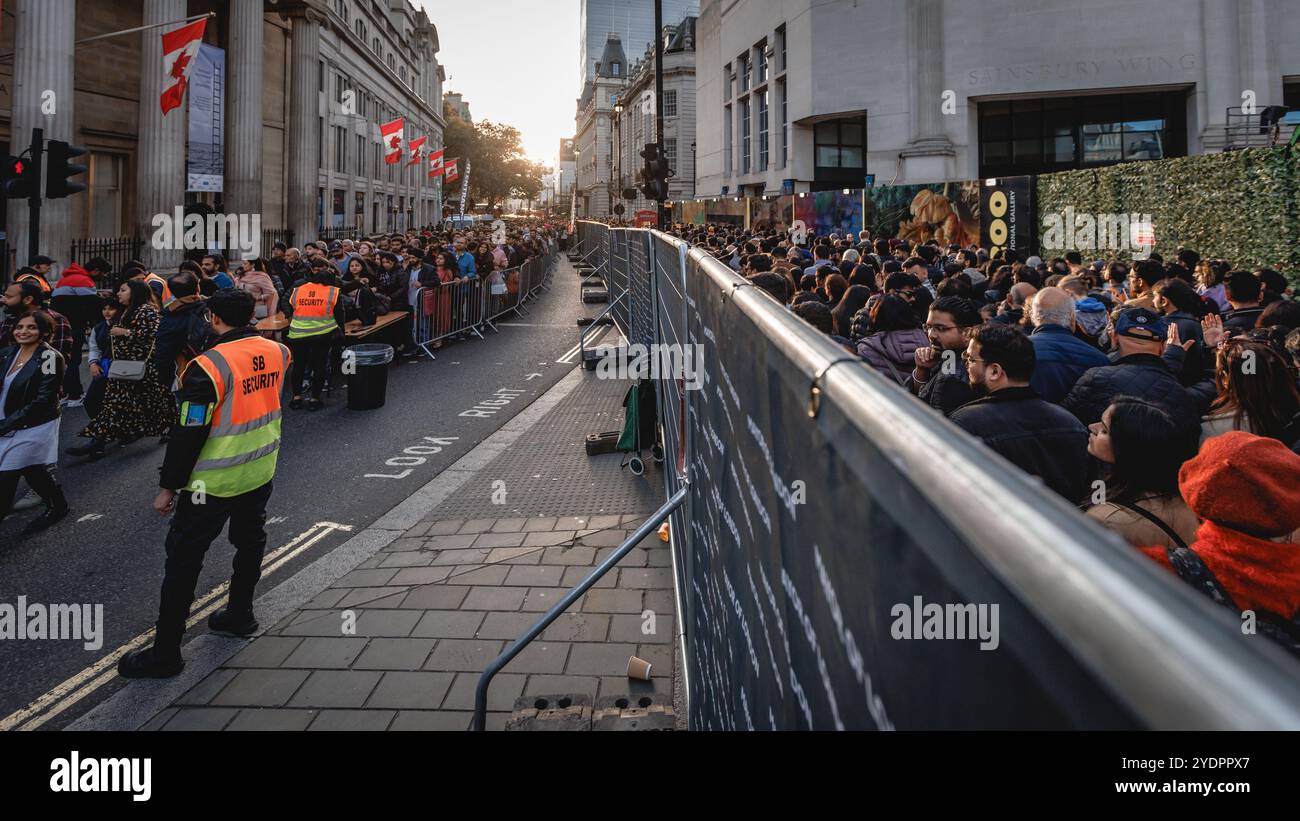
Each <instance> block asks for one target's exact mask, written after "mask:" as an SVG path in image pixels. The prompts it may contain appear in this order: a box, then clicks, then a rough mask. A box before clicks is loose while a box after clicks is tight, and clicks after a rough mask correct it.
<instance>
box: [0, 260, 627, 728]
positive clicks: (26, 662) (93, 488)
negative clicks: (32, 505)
mask: <svg viewBox="0 0 1300 821" xmlns="http://www.w3.org/2000/svg"><path fill="white" fill-rule="evenodd" d="M578 289H579V278H578V277H577V276H576V275H575V274H574V273H572V270H571V269H570V268H569V267H568V264H567V260H563V259H562V261H561V264H560V268H559V269H558V270H557V272H556V275H555V280H554V285H553V289H552V290H551V291H550V292H548V293H543V294H542V295H541V296H540V297H539V299H538V300H537V301H536V302H534V303H533V304H532V305H531V306H529V314H528V315H527V316H522V317H517V318H516V317H513V316H507V317H502V319H501V320H500V322H499V323H498V327H499V330H500V333H499V334H494V333H492V332H491V331H488V332H487V339H486V341H480V340H478V339H477V338H475V339H473V340H472V341H468V342H460V343H456V344H454V345H451V346H449V347H445V348H443V349H442V350H440V351H438V352H437V357H438V358H437V361H429V360H428V359H423V360H421V361H420V362H418V363H415V364H407V365H400V366H394V367H393V369H392V370H391V372H390V374H389V384H388V400H387V404H386V406H385V407H384V408H382V409H380V410H376V411H350V410H348V409H347V408H346V391H335V392H334V395H333V397H332V398H330V399H328V400H327V407H326V408H325V409H324V410H322V411H319V412H316V413H310V412H308V411H305V410H304V411H289V410H287V409H286V411H285V413H286V416H285V421H284V427H283V443H282V448H281V451H280V461H279V467H278V470H277V474H276V479H275V491H274V494H273V496H272V498H271V504H270V506H269V508H268V511H267V513H268V517H269V522H268V527H267V531H268V534H269V539H268V542H267V552H268V553H270V552H271V551H273V550H274V549H275V548H277V547H280V546H283V545H286V544H289V543H291V542H294V540H295V538H296V537H301V536H303V535H304V534H308V538H307V539H298V541H297V544H299V545H300V544H302V543H303V542H304V541H311V539H312V538H314V537H319V538H316V540H315V541H314V542H313V543H312V544H311V546H310V547H309V548H307V549H305V550H303V551H302V552H301V553H299V554H298V555H296V556H295V557H294V558H293V559H291V560H290V561H288V562H286V563H285V564H284V565H283V566H281V567H279V568H277V569H276V570H275V571H274V572H273V573H271V574H270V575H264V576H263V579H262V582H261V584H260V586H259V588H258V589H259V591H265V590H268V589H270V587H272V586H274V585H275V584H278V583H279V582H281V581H283V580H285V579H287V578H289V577H290V576H291V575H292V574H293V573H294V572H295V571H297V570H298V569H300V568H302V567H304V566H306V565H307V564H309V563H311V562H312V561H314V560H315V559H316V558H319V557H320V556H321V555H323V554H325V553H328V552H329V551H331V550H333V549H334V548H335V547H338V546H339V545H340V544H342V543H343V542H344V541H346V540H347V539H348V538H350V536H351V534H352V533H354V532H359V531H361V530H363V529H364V528H365V527H367V526H369V525H370V524H371V523H373V522H374V521H375V520H377V519H378V518H380V517H381V516H382V515H383V514H384V513H386V512H387V511H389V510H390V509H391V508H393V507H394V506H396V505H397V504H398V503H399V502H401V501H402V500H404V499H405V498H406V497H408V496H409V495H411V494H412V493H414V492H415V491H416V490H418V489H419V488H420V487H422V486H423V485H424V484H426V483H427V482H429V481H430V480H431V479H432V478H433V477H435V476H436V475H437V474H438V473H439V472H441V471H442V470H444V469H445V468H447V467H448V466H450V465H451V464H453V463H454V462H456V460H458V459H459V458H460V457H462V456H464V455H465V453H467V452H468V451H469V450H471V449H472V448H473V447H474V446H475V445H477V444H478V443H479V442H481V441H482V440H483V439H485V438H487V437H488V436H489V435H491V434H492V433H493V432H494V431H496V430H497V429H498V428H500V427H501V426H502V425H504V424H505V423H506V422H507V421H509V420H510V419H511V418H512V417H513V416H514V415H515V414H516V413H518V412H519V411H520V410H522V409H523V408H525V407H527V406H528V405H529V404H530V403H531V402H532V401H533V400H534V399H536V398H537V397H538V396H540V395H541V394H543V393H545V392H546V391H547V390H548V389H549V388H550V387H551V386H552V385H554V384H555V383H556V382H558V381H559V380H560V379H561V378H562V377H563V376H564V375H565V374H567V373H568V372H569V371H571V370H572V368H573V367H574V364H572V363H575V362H577V361H578V360H579V357H578V356H577V355H573V356H571V357H570V364H564V363H560V362H557V360H559V359H561V358H562V357H564V356H565V354H566V353H568V352H570V351H571V349H572V348H573V347H574V346H575V345H576V344H577V341H578V329H577V326H576V324H575V320H576V319H578V318H579V317H583V316H594V315H596V314H597V313H598V312H599V309H600V308H601V307H603V306H586V305H583V304H582V303H581V302H580V300H579V297H578ZM530 377H531V378H530ZM516 391H517V392H518V393H515V392H516ZM510 397H516V398H510ZM507 398H510V400H509V402H508V403H507V404H504V405H501V404H499V403H500V402H501V401H503V400H504V399H507ZM484 400H494V403H493V404H492V405H484V404H483V402H484ZM476 405H477V406H479V409H480V410H481V411H483V414H482V415H474V416H462V415H461V413H462V412H466V411H471V410H473V409H474V408H475V406H476ZM487 408H497V409H498V410H497V412H496V413H493V414H490V415H489V414H487V413H486V410H485V409H487ZM86 421H87V420H86V413H85V411H84V410H83V409H80V408H75V409H68V410H67V411H66V412H65V414H64V417H63V422H62V429H61V434H62V439H63V448H67V447H70V446H72V445H74V444H77V443H78V440H77V433H78V431H80V430H81V428H82V427H83V426H84V425H85V423H86ZM426 437H431V438H432V439H434V440H442V441H440V442H436V443H435V444H436V445H437V446H441V447H442V451H441V453H437V454H434V455H428V452H429V450H431V448H429V447H425V448H420V447H418V446H420V445H426V446H427V445H429V444H430V442H429V441H428V440H426ZM81 441H84V440H81ZM411 447H415V448H416V450H415V453H417V454H424V455H421V456H412V455H410V454H409V453H404V452H403V451H404V450H405V449H406V448H411ZM163 449H164V448H163V446H162V445H160V444H159V443H158V440H157V439H148V440H141V441H140V442H137V443H135V444H134V445H131V446H129V447H125V448H110V450H109V452H108V454H107V455H106V456H105V457H104V458H102V459H100V460H98V461H91V462H86V461H81V460H77V459H73V458H72V457H67V456H65V457H63V458H62V460H61V461H60V463H59V476H60V478H61V480H62V481H63V484H64V488H65V490H66V493H67V496H68V499H69V501H70V503H71V506H72V513H71V515H70V516H69V517H68V518H67V519H65V520H64V521H63V522H62V523H61V524H59V525H58V526H56V527H54V528H52V529H50V530H48V531H46V532H45V533H43V534H40V535H38V536H36V537H33V538H30V539H26V540H20V539H19V538H18V534H19V532H20V530H21V529H22V527H23V525H24V524H25V523H26V522H27V521H28V520H29V519H30V518H31V516H32V515H34V513H35V511H32V512H26V511H24V512H22V513H19V514H15V515H14V516H12V517H11V518H10V519H9V520H8V521H6V522H4V523H3V524H0V605H4V604H9V605H12V606H17V603H18V597H19V596H26V600H27V602H28V603H42V604H47V605H48V604H55V603H58V604H63V603H81V604H102V605H103V614H104V615H103V622H104V628H103V646H102V647H100V648H98V649H96V650H87V649H85V648H84V647H83V644H82V642H78V641H48V640H47V641H40V640H26V641H20V640H8V641H0V722H3V721H4V718H5V717H6V716H10V715H11V714H12V713H14V711H16V710H19V709H21V708H24V707H26V706H27V705H28V704H30V703H31V702H32V701H33V700H35V699H37V698H38V697H40V696H41V695H42V694H44V693H46V692H47V691H49V690H51V688H54V687H56V686H57V685H59V684H60V683H61V682H64V681H65V680H67V679H68V678H69V677H71V676H74V675H76V674H78V673H79V672H81V671H82V670H84V669H85V668H86V667H88V666H90V665H92V664H94V663H95V662H96V661H97V660H98V659H99V658H101V657H102V656H104V655H107V654H109V653H111V652H112V651H113V650H115V649H116V648H118V647H119V646H121V645H122V644H123V643H124V642H127V641H129V640H131V639H133V638H135V637H136V636H138V635H140V634H141V633H143V632H145V631H146V630H148V629H150V628H151V627H153V624H154V620H155V618H156V616H157V606H158V590H159V585H160V584H161V582H162V571H163V561H164V553H163V539H164V536H165V534H166V532H167V519H165V518H163V517H161V516H159V515H158V514H157V513H155V512H154V511H153V509H152V508H151V503H152V500H153V497H154V494H155V493H156V492H157V487H158V486H157V471H158V467H159V465H160V464H161V462H162V455H163ZM390 460H392V461H391V462H390ZM422 460H423V461H422ZM321 523H334V524H336V525H342V526H345V527H347V528H350V531H349V530H341V529H330V528H329V527H328V526H327V525H322V524H321ZM233 555H234V549H233V548H232V547H231V546H230V544H229V543H228V542H227V541H226V540H225V539H224V538H222V539H219V540H218V541H217V542H215V543H214V544H213V546H212V548H211V550H209V552H208V555H207V559H206V562H205V564H204V570H203V575H202V577H201V578H200V581H199V585H198V595H199V596H202V595H204V594H205V593H207V592H208V591H210V590H212V589H213V588H215V587H217V586H218V585H220V584H221V583H222V582H225V581H227V580H228V579H229V572H230V560H231V558H232V556H233ZM205 629H206V627H204V626H199V627H196V628H195V631H196V632H197V631H201V630H205ZM119 683H120V680H118V679H116V677H112V680H111V681H110V682H109V683H107V684H105V685H104V686H102V687H100V688H99V689H98V690H97V691H96V692H95V693H94V694H93V695H92V696H90V697H87V698H86V699H84V700H82V701H81V702H79V703H78V704H76V706H75V707H73V708H70V709H68V710H67V711H65V712H63V713H61V714H60V715H59V716H57V717H56V718H54V719H51V720H49V721H48V723H45V724H44V725H43V726H42V727H41V728H42V729H56V728H58V727H60V726H63V725H65V724H66V723H68V722H69V721H70V720H71V719H73V718H75V717H76V716H77V715H80V714H81V713H83V712H85V711H86V710H87V709H88V708H90V707H92V706H94V705H95V704H96V703H98V702H99V701H101V700H102V699H103V698H105V697H106V696H107V695H110V694H111V693H112V692H113V691H114V689H115V688H116V686H118V684H119ZM0 726H3V724H0Z"/></svg>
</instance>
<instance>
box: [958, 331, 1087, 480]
mask: <svg viewBox="0 0 1300 821" xmlns="http://www.w3.org/2000/svg"><path fill="white" fill-rule="evenodd" d="M963 359H964V361H965V363H966V369H967V375H968V378H969V380H970V384H971V387H972V388H973V389H974V390H975V392H976V393H978V394H980V395H981V396H982V397H983V398H981V399H977V400H975V401H974V402H971V403H970V404H968V405H963V406H962V407H960V408H958V409H957V410H956V411H954V412H953V414H952V416H951V417H949V418H950V419H952V421H953V423H954V424H956V425H957V426H958V427H960V428H962V429H963V430H965V431H966V432H967V433H969V434H971V435H973V436H978V437H979V438H980V439H982V440H984V444H986V445H988V446H989V447H990V448H992V449H993V450H995V451H997V452H998V453H999V454H1001V455H1002V456H1003V457H1004V458H1005V459H1006V460H1007V461H1009V462H1011V463H1012V464H1014V465H1016V466H1017V467H1019V468H1020V469H1021V470H1024V471H1025V472H1026V473H1029V474H1032V475H1034V476H1037V477H1038V478H1040V479H1041V480H1042V481H1043V482H1044V483H1045V484H1046V485H1047V486H1048V487H1050V488H1051V489H1052V490H1054V491H1056V492H1057V493H1059V494H1060V495H1061V496H1064V497H1065V498H1066V499H1067V500H1068V501H1070V502H1072V503H1077V502H1080V501H1082V500H1083V498H1084V497H1085V496H1086V495H1087V480H1088V430H1087V428H1085V427H1084V426H1083V423H1082V422H1080V421H1079V420H1078V419H1076V418H1075V417H1074V415H1073V414H1071V413H1070V412H1069V411H1067V410H1065V409H1063V408H1061V407H1058V406H1056V405H1053V404H1051V403H1050V402H1045V401H1044V400H1043V399H1041V398H1040V397H1039V396H1038V394H1037V393H1035V392H1034V389H1033V388H1031V387H1030V386H1029V381H1030V379H1031V378H1032V377H1033V375H1034V364H1035V357H1034V345H1033V343H1032V342H1030V341H1029V337H1027V336H1025V335H1024V334H1023V333H1021V332H1020V331H1019V330H1018V329H1016V328H1014V327H1011V326H1010V325H1005V324H1001V323H996V322H990V323H987V324H985V325H983V326H981V327H980V329H979V330H978V331H976V332H975V335H974V336H973V337H971V340H970V344H969V345H968V346H967V349H966V355H965V356H964V357H963Z"/></svg>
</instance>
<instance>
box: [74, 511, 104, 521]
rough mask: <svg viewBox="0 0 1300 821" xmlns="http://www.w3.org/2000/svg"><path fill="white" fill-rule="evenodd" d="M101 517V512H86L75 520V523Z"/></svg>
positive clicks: (102, 516) (102, 515)
mask: <svg viewBox="0 0 1300 821" xmlns="http://www.w3.org/2000/svg"><path fill="white" fill-rule="evenodd" d="M102 518H104V514H103V513H87V514H86V515H85V516H82V517H81V518H80V519H78V520H77V524H81V523H82V522H93V521H95V520H96V519H102Z"/></svg>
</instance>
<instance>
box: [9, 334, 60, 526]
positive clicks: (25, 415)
mask: <svg viewBox="0 0 1300 821" xmlns="http://www.w3.org/2000/svg"><path fill="white" fill-rule="evenodd" d="M53 334H54V321H53V320H52V319H50V315H49V314H47V313H45V312H44V311H28V312H27V313H25V314H23V315H22V316H20V317H19V318H18V321H17V322H16V323H15V324H14V329H13V336H14V342H15V343H16V344H14V345H13V346H12V347H10V348H7V349H6V350H4V351H3V352H0V379H3V385H2V386H0V521H3V520H4V518H5V517H6V516H8V515H9V513H10V512H11V510H12V509H13V507H12V506H13V501H14V491H15V490H16V489H17V487H18V478H19V477H20V476H21V477H22V478H24V479H26V480H27V484H28V485H29V486H30V487H31V489H32V490H34V491H36V494H37V495H38V496H40V497H41V501H43V502H45V512H44V513H42V514H41V515H40V516H37V517H36V518H35V519H33V520H32V521H31V522H29V523H28V525H27V527H26V528H24V529H23V535H24V536H29V535H31V534H33V533H36V532H38V531H41V530H44V529H45V528H47V527H49V526H50V525H52V524H54V523H56V522H58V521H59V520H60V519H62V518H63V517H65V516H67V515H68V500H67V499H66V498H64V495H63V489H62V488H61V487H59V483H58V481H57V480H55V478H54V474H53V472H52V471H51V470H50V468H49V466H52V465H54V464H55V463H56V462H58V461H59V386H60V385H62V384H63V372H64V367H65V363H64V361H63V355H62V354H60V353H59V352H58V351H57V350H55V349H54V348H53V347H51V346H50V344H49V340H50V337H51V336H52V335H53Z"/></svg>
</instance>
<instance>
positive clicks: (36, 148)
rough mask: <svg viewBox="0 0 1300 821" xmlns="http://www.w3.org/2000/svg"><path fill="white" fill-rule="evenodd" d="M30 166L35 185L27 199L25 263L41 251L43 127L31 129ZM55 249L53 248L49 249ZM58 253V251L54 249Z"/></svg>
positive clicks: (43, 185) (28, 262)
mask: <svg viewBox="0 0 1300 821" xmlns="http://www.w3.org/2000/svg"><path fill="white" fill-rule="evenodd" d="M31 153H32V167H33V168H35V169H36V187H35V189H34V190H33V191H32V195H31V197H30V198H29V199H28V200H27V211H28V217H27V222H28V225H27V264H28V265H31V264H32V259H34V258H35V257H36V256H37V255H38V254H39V253H40V252H41V197H43V196H45V191H44V188H45V175H44V173H42V169H41V162H42V160H43V159H44V155H45V129H43V128H33V129H32V147H31ZM50 250H52V251H53V250H55V249H53V248H52V249H50ZM55 253H58V251H55Z"/></svg>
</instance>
